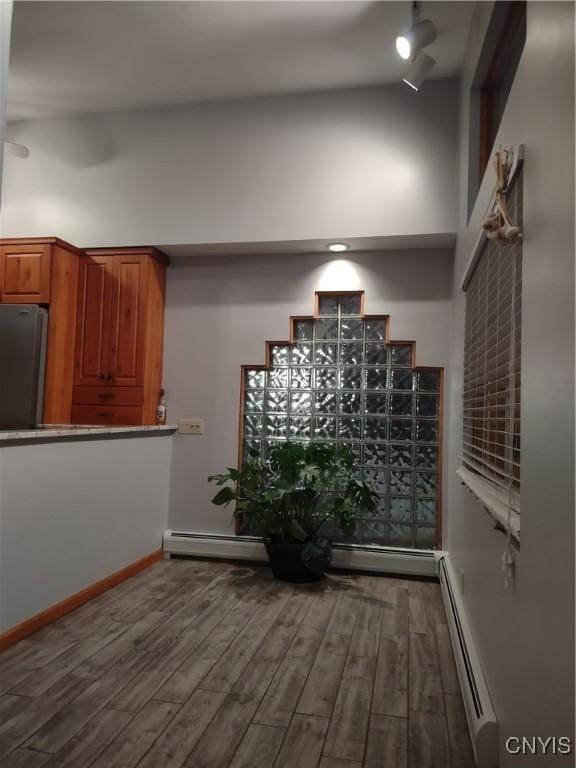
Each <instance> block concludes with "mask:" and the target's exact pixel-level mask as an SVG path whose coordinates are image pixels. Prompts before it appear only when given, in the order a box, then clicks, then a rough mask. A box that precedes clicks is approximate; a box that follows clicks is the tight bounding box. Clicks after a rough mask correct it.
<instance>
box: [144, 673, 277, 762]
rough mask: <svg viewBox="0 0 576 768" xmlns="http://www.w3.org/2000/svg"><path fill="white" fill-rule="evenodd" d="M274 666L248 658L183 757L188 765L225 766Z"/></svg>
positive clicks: (266, 686)
mask: <svg viewBox="0 0 576 768" xmlns="http://www.w3.org/2000/svg"><path fill="white" fill-rule="evenodd" d="M277 667H278V665H277V664H276V662H270V661H259V660H253V661H251V662H250V664H249V665H248V666H247V667H246V669H245V670H244V671H243V673H242V675H241V676H240V678H239V679H238V681H237V682H236V684H235V685H234V687H233V689H232V691H231V692H230V693H228V695H227V696H226V698H225V700H224V703H223V704H222V706H221V707H220V709H219V710H218V712H217V713H216V715H215V716H214V719H213V720H212V722H211V723H210V725H209V726H208V728H207V729H206V731H205V732H204V734H203V735H202V736H201V738H200V740H199V741H198V744H197V745H196V747H195V748H194V750H193V752H192V753H191V755H190V756H189V758H188V760H187V761H186V766H187V767H188V768H226V766H228V764H229V762H230V760H231V759H232V757H233V756H234V753H235V752H236V750H237V749H238V746H239V745H240V742H241V741H242V738H243V736H244V733H245V732H246V730H247V728H248V726H249V724H250V722H251V720H252V718H253V717H254V715H255V713H256V710H257V709H258V706H259V704H260V701H261V700H262V698H263V696H264V694H265V693H266V690H267V689H268V686H269V685H270V682H271V681H272V678H273V677H274V673H275V672H276V669H277ZM150 768H151V767H150Z"/></svg>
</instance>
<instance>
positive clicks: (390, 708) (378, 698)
mask: <svg viewBox="0 0 576 768" xmlns="http://www.w3.org/2000/svg"><path fill="white" fill-rule="evenodd" d="M372 711H373V712H374V713H375V714H377V715H393V716H395V717H407V715H408V636H407V635H399V636H395V637H392V636H389V635H382V637H381V638H380V647H379V653H378V661H377V664H376V679H375V681H374V697H373V700H372Z"/></svg>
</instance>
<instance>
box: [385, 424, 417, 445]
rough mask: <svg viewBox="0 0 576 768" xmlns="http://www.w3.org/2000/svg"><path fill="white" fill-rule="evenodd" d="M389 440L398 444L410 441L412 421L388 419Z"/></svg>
mask: <svg viewBox="0 0 576 768" xmlns="http://www.w3.org/2000/svg"><path fill="white" fill-rule="evenodd" d="M390 440H391V441H392V440H394V441H396V442H399V443H400V442H407V441H410V440H412V420H411V419H390Z"/></svg>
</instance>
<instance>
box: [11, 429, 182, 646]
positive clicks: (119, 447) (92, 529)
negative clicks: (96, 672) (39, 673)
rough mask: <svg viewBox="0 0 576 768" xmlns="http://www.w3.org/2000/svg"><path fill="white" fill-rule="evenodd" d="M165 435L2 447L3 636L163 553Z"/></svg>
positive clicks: (167, 462) (169, 441)
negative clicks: (72, 596)
mask: <svg viewBox="0 0 576 768" xmlns="http://www.w3.org/2000/svg"><path fill="white" fill-rule="evenodd" d="M171 447H172V436H170V435H163V436H160V435H154V436H146V437H129V438H126V437H122V438H110V439H104V440H102V439H98V440H74V441H73V442H62V441H58V442H51V443H44V444H26V445H20V444H12V445H10V446H8V447H4V448H2V449H0V466H1V468H2V485H1V487H0V515H1V516H0V530H1V534H0V608H1V613H0V632H2V631H5V630H7V629H9V628H10V627H12V626H14V625H15V624H18V623H20V622H22V621H24V620H26V619H28V618H30V617H31V616H33V615H35V614H36V613H39V612H40V611H43V610H45V609H46V608H49V607H51V606H52V605H54V604H56V603H58V602H60V601H61V600H64V599H65V598H67V597H69V596H70V595H73V594H75V593H76V592H79V591H80V590H82V589H84V588H85V587H87V586H90V585H91V584H93V583H94V582H96V581H99V580H100V579H103V578H106V577H107V576H110V575H111V574H113V573H115V572H116V571H118V570H120V569H121V568H124V567H125V566H127V565H130V564H131V563H133V562H135V561H136V560H139V559H140V558H142V557H144V556H145V555H148V554H150V553H151V552H154V551H155V550H157V549H160V548H161V546H162V533H163V531H164V529H165V527H166V521H167V507H168V484H169V478H170V471H169V467H170V455H171Z"/></svg>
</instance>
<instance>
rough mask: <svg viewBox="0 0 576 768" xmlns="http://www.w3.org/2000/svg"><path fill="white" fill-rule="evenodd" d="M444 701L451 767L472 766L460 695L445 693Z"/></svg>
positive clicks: (466, 725) (471, 751) (470, 747)
mask: <svg viewBox="0 0 576 768" xmlns="http://www.w3.org/2000/svg"><path fill="white" fill-rule="evenodd" d="M444 701H445V706H446V721H447V723H448V740H449V743H450V754H451V758H452V768H474V766H475V765H476V762H475V760H474V751H473V749H472V743H471V741H470V732H469V730H468V723H467V721H466V712H465V711H464V704H463V702H462V697H461V696H458V695H452V694H446V695H445V697H444Z"/></svg>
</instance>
